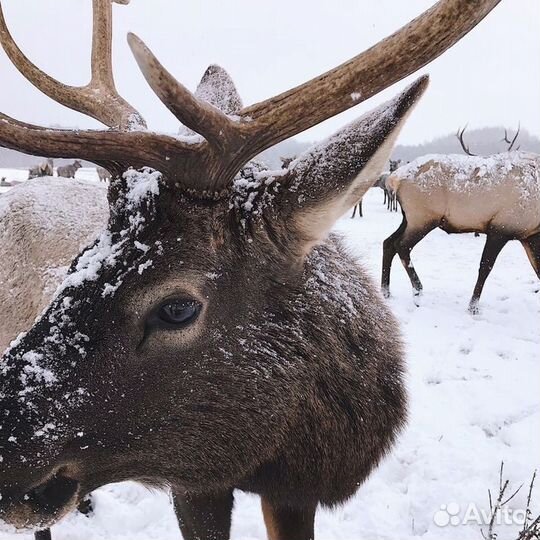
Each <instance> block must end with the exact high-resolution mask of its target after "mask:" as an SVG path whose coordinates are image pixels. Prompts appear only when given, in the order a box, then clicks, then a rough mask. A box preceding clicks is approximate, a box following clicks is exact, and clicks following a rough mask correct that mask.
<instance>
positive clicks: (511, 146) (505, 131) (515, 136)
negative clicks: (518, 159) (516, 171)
mask: <svg viewBox="0 0 540 540" xmlns="http://www.w3.org/2000/svg"><path fill="white" fill-rule="evenodd" d="M520 130H521V122H518V128H517V131H516V134H515V135H514V138H513V139H512V140H511V141H510V140H509V139H508V131H507V129H506V128H504V138H503V139H502V140H503V141H504V142H506V143H508V144H509V146H508V149H507V152H510V151H511V150H512V148H513V147H514V144H515V143H516V141H517V138H518V136H519V132H520ZM520 148H521V146H518V147H517V148H516V150H519V149H520Z"/></svg>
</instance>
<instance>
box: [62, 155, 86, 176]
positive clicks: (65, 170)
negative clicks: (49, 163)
mask: <svg viewBox="0 0 540 540" xmlns="http://www.w3.org/2000/svg"><path fill="white" fill-rule="evenodd" d="M81 167H82V163H81V162H80V161H79V160H78V159H77V160H75V161H74V162H73V163H72V164H71V165H64V166H62V167H58V168H57V169H56V174H57V175H58V176H62V177H64V178H75V175H76V174H77V171H78V170H79V169H80V168H81Z"/></svg>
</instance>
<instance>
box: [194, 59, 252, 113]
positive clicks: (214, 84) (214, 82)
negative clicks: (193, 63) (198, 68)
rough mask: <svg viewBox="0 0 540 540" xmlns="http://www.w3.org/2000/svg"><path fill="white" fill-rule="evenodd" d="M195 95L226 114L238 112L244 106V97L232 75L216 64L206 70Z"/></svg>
mask: <svg viewBox="0 0 540 540" xmlns="http://www.w3.org/2000/svg"><path fill="white" fill-rule="evenodd" d="M195 96H196V97H198V98H199V99H202V100H203V101H206V102H207V103H210V105H213V106H214V107H216V109H219V110H220V111H221V112H224V113H225V114H238V113H239V112H240V111H241V110H242V107H243V105H242V98H241V97H240V94H239V93H238V90H237V89H236V86H235V85H234V82H233V80H232V79H231V76H230V75H229V74H228V73H227V72H226V71H225V70H224V69H223V68H222V67H220V66H217V65H215V64H212V65H211V66H209V67H208V69H207V70H206V71H205V72H204V75H203V77H202V79H201V82H200V83H199V86H197V90H196V91H195Z"/></svg>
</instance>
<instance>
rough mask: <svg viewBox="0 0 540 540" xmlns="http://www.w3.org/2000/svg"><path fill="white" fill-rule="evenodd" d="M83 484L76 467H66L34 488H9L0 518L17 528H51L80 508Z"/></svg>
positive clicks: (0, 509) (50, 474)
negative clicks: (81, 486) (77, 507)
mask: <svg viewBox="0 0 540 540" xmlns="http://www.w3.org/2000/svg"><path fill="white" fill-rule="evenodd" d="M80 485H81V484H80V481H79V479H78V478H77V475H76V471H75V469H74V467H72V466H70V465H63V466H61V467H57V468H55V469H54V470H53V471H51V472H49V473H48V474H46V475H44V476H42V478H41V479H40V480H39V481H38V482H37V483H35V482H34V483H32V485H30V486H26V487H23V486H21V485H16V487H11V488H7V489H6V490H5V491H4V493H2V495H3V496H2V499H0V519H1V520H3V521H5V522H6V523H8V524H9V525H12V526H14V527H15V528H17V529H29V528H36V529H42V528H46V527H49V526H50V525H51V524H53V523H55V522H56V521H58V520H59V519H61V518H62V517H63V516H65V515H66V514H67V513H69V512H70V511H71V510H73V509H74V508H75V507H76V506H77V503H78V500H79V494H80Z"/></svg>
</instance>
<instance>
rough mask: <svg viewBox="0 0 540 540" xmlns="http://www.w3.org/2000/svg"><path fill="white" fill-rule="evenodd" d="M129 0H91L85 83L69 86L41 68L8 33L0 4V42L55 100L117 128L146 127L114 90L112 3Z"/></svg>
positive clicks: (16, 63)
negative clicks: (89, 72) (89, 73)
mask: <svg viewBox="0 0 540 540" xmlns="http://www.w3.org/2000/svg"><path fill="white" fill-rule="evenodd" d="M111 1H115V2H117V3H120V4H127V3H128V2H129V0H93V3H94V11H93V13H94V30H93V35H92V78H91V80H90V82H89V83H88V84H87V85H86V86H81V87H76V86H69V85H66V84H63V83H61V82H60V81H57V80H56V79H54V78H53V77H51V76H50V75H47V73H45V72H43V71H41V69H39V68H38V67H37V66H36V65H34V64H33V63H32V62H31V61H30V60H29V59H28V58H27V57H26V56H25V55H24V53H23V52H22V51H21V49H20V48H19V47H18V46H17V44H16V43H15V40H14V39H13V37H12V36H11V34H10V32H9V30H8V28H7V25H6V21H5V19H4V14H3V12H2V6H1V5H0V43H2V46H3V47H4V50H5V51H6V54H7V55H8V57H9V59H10V60H11V62H12V63H13V65H14V66H15V67H16V68H17V69H18V70H19V71H20V72H21V74H22V75H23V76H24V77H26V79H28V80H29V81H30V82H31V83H32V84H33V85H34V86H36V87H37V88H39V90H41V91H42V92H43V93H44V94H46V95H47V96H49V97H50V98H52V99H54V100H55V101H57V102H58V103H61V104H62V105H65V106H66V107H69V108H70V109H74V110H76V111H78V112H82V113H83V114H86V115H88V116H91V117H92V118H95V119H96V120H99V121H100V122H102V123H103V124H105V125H106V126H109V127H112V128H120V129H130V128H133V127H146V123H145V122H144V120H143V118H142V116H141V115H140V114H139V113H138V112H137V111H136V110H135V109H134V108H133V107H132V106H131V105H130V104H129V103H128V102H127V101H125V100H124V99H123V98H122V97H121V96H120V95H119V94H118V92H117V90H116V87H115V85H114V77H113V69H112V4H111Z"/></svg>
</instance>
